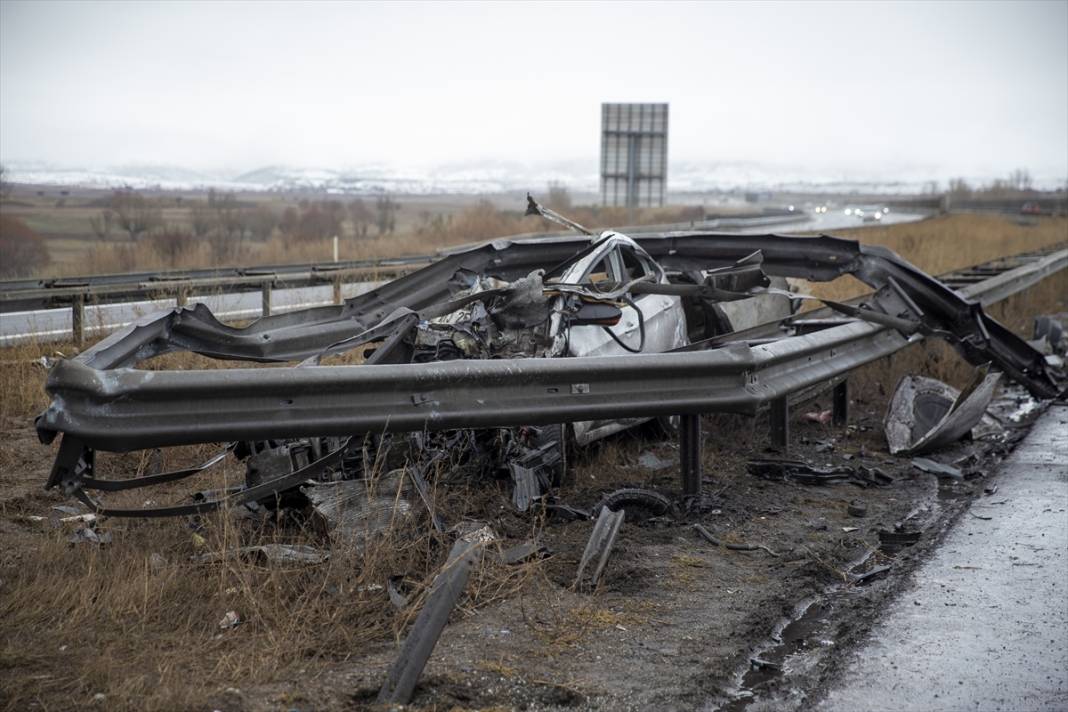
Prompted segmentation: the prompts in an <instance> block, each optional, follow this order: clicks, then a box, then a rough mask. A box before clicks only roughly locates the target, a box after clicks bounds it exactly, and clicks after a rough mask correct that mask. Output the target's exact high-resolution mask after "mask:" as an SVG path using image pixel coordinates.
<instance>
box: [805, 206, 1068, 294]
mask: <svg viewBox="0 0 1068 712" xmlns="http://www.w3.org/2000/svg"><path fill="white" fill-rule="evenodd" d="M834 235H835V236H836V237H848V238H851V239H854V240H858V241H859V242H862V243H864V244H867V245H882V246H883V247H888V248H890V249H891V250H893V251H894V252H896V253H898V254H899V255H901V256H902V257H904V258H905V259H906V260H908V261H909V262H911V263H912V264H914V265H916V266H917V267H919V268H920V269H922V270H924V271H926V272H928V273H929V274H943V273H945V272H949V271H951V270H956V269H961V268H962V267H968V266H971V265H975V264H979V263H981V262H989V261H990V260H993V259H997V258H998V257H1005V256H1007V255H1015V254H1019V253H1021V252H1030V251H1032V250H1038V249H1041V248H1044V247H1049V246H1051V245H1056V244H1058V243H1065V242H1068V218H1065V217H1056V218H1040V219H1030V220H1028V221H1027V222H1021V221H1020V220H1018V219H1013V218H1005V217H1001V216H995V215H969V214H962V215H943V216H940V217H935V218H929V219H927V220H921V221H919V222H912V223H903V224H898V225H880V226H878V227H864V228H855V229H852V230H839V231H835V232H834ZM807 289H809V290H810V291H809V293H810V294H813V295H815V296H818V297H823V298H825V299H836V300H844V299H849V298H850V297H856V296H859V295H861V294H866V293H868V292H870V291H871V288H870V287H868V286H867V285H865V284H863V283H861V282H859V281H857V280H856V279H853V278H852V277H846V278H843V279H838V280H835V281H834V282H822V283H820V282H814V283H810V284H809V285H807Z"/></svg>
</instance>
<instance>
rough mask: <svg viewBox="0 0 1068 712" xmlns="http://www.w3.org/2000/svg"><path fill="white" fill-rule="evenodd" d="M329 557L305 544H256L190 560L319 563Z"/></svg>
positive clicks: (204, 561) (205, 562)
mask: <svg viewBox="0 0 1068 712" xmlns="http://www.w3.org/2000/svg"><path fill="white" fill-rule="evenodd" d="M329 558H330V554H328V553H327V552H325V551H320V550H319V549H316V548H315V547H314V546H308V545H307V544H257V545H255V546H240V547H236V548H234V549H226V550H224V551H213V552H209V553H207V554H197V555H196V556H194V557H192V560H193V561H194V562H195V563H198V564H211V563H217V562H220V561H231V560H235V559H248V560H252V561H257V562H260V563H265V564H302V565H308V564H321V563H323V562H324V561H326V560H327V559H329Z"/></svg>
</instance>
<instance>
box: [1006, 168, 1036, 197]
mask: <svg viewBox="0 0 1068 712" xmlns="http://www.w3.org/2000/svg"><path fill="white" fill-rule="evenodd" d="M1009 183H1010V184H1011V185H1012V187H1013V188H1014V189H1015V190H1018V191H1020V192H1024V191H1028V190H1031V185H1032V183H1031V173H1030V172H1029V171H1028V170H1027V169H1026V168H1017V169H1016V170H1014V171H1013V172H1012V173H1010V174H1009Z"/></svg>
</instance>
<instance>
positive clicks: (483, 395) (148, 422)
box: [37, 200, 1060, 516]
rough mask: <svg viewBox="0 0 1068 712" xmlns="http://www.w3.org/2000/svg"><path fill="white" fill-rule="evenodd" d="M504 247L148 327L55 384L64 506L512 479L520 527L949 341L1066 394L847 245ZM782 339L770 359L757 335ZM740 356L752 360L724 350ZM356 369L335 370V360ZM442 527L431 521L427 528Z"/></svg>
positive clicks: (280, 496) (975, 310)
mask: <svg viewBox="0 0 1068 712" xmlns="http://www.w3.org/2000/svg"><path fill="white" fill-rule="evenodd" d="M529 210H530V212H533V213H536V214H539V215H542V216H543V217H545V218H547V219H550V220H555V221H557V222H561V223H563V224H565V225H567V226H568V227H571V228H574V229H576V230H578V231H579V232H581V233H583V235H582V236H579V237H563V238H533V239H520V240H514V241H508V240H499V241H493V242H490V243H486V244H483V245H479V246H476V247H472V248H469V249H464V250H460V251H457V252H454V253H451V254H447V255H445V256H444V257H443V258H442V259H440V260H438V261H437V262H435V263H433V264H431V265H430V266H428V267H426V268H423V269H420V270H418V271H415V272H412V273H410V274H408V275H406V276H403V277H401V278H399V279H396V280H393V281H391V282H388V283H386V284H385V285H382V286H381V287H379V288H378V289H375V290H373V291H372V292H369V293H366V294H363V295H360V296H358V297H354V298H352V299H349V300H347V301H345V302H344V303H343V304H339V305H335V306H327V307H315V308H310V309H304V310H301V311H297V312H290V313H286V314H279V315H273V316H268V317H263V318H261V319H259V320H257V321H255V322H253V323H252V324H250V325H248V326H245V327H242V328H238V327H233V326H229V325H226V324H223V323H221V322H219V321H218V320H217V319H215V317H214V316H213V315H212V314H211V312H210V311H209V310H208V309H207V308H206V307H204V306H203V305H194V306H191V307H178V308H176V309H173V310H170V311H168V312H165V313H162V314H156V315H150V316H147V317H144V318H142V319H141V320H139V321H138V322H136V323H134V324H132V325H130V326H129V327H126V328H125V329H123V330H121V331H119V332H116V333H114V334H112V335H111V336H109V337H107V338H105V339H104V340H102V341H101V342H99V343H98V344H96V345H95V346H93V347H91V348H90V349H88V350H86V351H85V352H84V353H82V354H81V355H79V356H78V357H76V358H74V359H70V360H66V361H61V362H59V363H58V364H56V365H55V366H54V367H53V369H52V370H51V372H50V374H49V379H48V383H47V386H46V387H47V389H48V391H49V393H50V394H51V395H52V402H51V404H50V405H49V407H48V409H47V410H46V411H45V412H44V413H42V414H41V416H39V417H38V419H37V429H38V433H39V436H40V437H41V439H42V440H43V441H44V442H50V441H51V440H52V439H53V438H55V437H56V436H57V435H60V434H62V436H63V439H62V442H61V445H60V448H59V453H58V454H57V457H56V462H55V466H54V467H53V470H52V473H51V475H50V478H49V481H48V486H59V487H62V488H64V489H65V490H66V491H67V492H68V493H69V494H71V495H73V496H76V497H78V498H79V499H81V500H82V501H83V502H85V503H86V504H88V505H90V506H91V507H92V508H93V509H94V511H96V512H98V513H103V514H111V515H118V516H166V515H178V514H190V513H197V512H202V511H206V510H210V509H213V508H216V507H219V506H230V505H234V504H240V503H248V502H261V503H266V504H270V505H272V506H273V505H274V504H278V503H282V504H288V503H304V502H306V499H305V498H306V497H308V486H309V483H310V484H311V485H314V484H315V483H321V484H328V483H332V482H339V481H349V482H351V481H360V480H362V479H366V478H369V477H371V476H372V475H374V474H376V473H403V474H404V475H406V477H407V479H408V480H410V483H411V487H412V489H413V490H414V491H415V492H416V493H417V494H418V496H419V498H421V499H422V500H423V501H424V502H427V503H428V504H427V506H428V507H429V497H428V495H427V491H428V481H429V479H430V478H431V477H435V476H437V475H439V474H440V475H441V476H442V477H444V478H445V479H446V480H454V479H456V478H461V477H494V476H499V477H509V478H510V479H511V480H512V493H513V501H514V502H515V504H516V506H517V507H518V508H519V509H520V510H526V509H528V508H529V507H530V506H531V504H532V503H533V502H534V501H536V500H537V499H538V498H540V497H542V496H543V495H544V494H545V493H546V492H548V491H549V490H550V488H551V487H552V486H553V485H555V484H557V483H559V482H560V480H561V479H562V478H563V477H564V474H565V472H566V468H567V453H568V444H569V443H570V442H574V443H576V444H579V445H582V444H586V443H589V442H591V441H593V440H595V439H597V438H600V437H604V436H606V435H608V434H611V433H613V432H617V431H619V430H621V429H623V428H626V427H629V426H632V425H634V424H637V423H640V422H645V421H648V420H650V419H653V418H656V419H659V420H660V421H661V423H662V424H663V425H665V426H666V427H667V428H669V429H670V428H671V425H672V421H673V419H674V418H676V417H677V416H680V415H686V414H700V413H706V412H713V411H722V412H736V413H747V414H755V413H756V412H757V410H758V409H759V408H760V407H762V406H763V405H764V404H766V403H767V402H769V401H771V400H774V399H776V398H783V397H785V396H786V395H788V394H790V393H794V392H797V391H800V390H802V389H804V388H809V387H812V386H814V385H817V384H818V383H820V382H822V381H825V380H826V379H827V378H829V377H832V376H834V375H836V374H840V373H845V372H847V371H848V370H850V369H851V368H855V367H857V366H859V365H862V364H863V363H867V362H870V361H872V360H874V359H876V358H879V357H881V356H885V355H888V354H890V353H893V352H894V351H896V350H898V349H900V348H902V347H903V346H904V345H907V344H908V343H911V342H912V341H914V340H917V339H919V338H922V337H923V336H939V337H942V338H945V339H947V340H949V341H950V342H951V343H953V344H954V345H956V346H957V347H958V348H959V349H960V350H961V352H962V353H963V354H964V356H965V357H966V358H968V359H969V360H970V361H972V362H973V363H976V364H981V363H988V362H989V363H992V364H993V365H994V366H995V367H997V368H998V369H1000V370H1001V371H1003V372H1004V373H1005V374H1006V375H1008V376H1009V377H1011V378H1013V379H1015V380H1017V381H1019V382H1020V383H1022V384H1023V385H1024V386H1026V387H1027V388H1028V389H1029V390H1031V391H1032V392H1033V393H1036V394H1039V395H1042V396H1046V397H1048V396H1050V395H1051V394H1056V393H1058V392H1059V391H1060V385H1059V380H1058V378H1059V374H1057V373H1055V372H1054V371H1053V370H1052V369H1051V367H1050V366H1049V365H1048V364H1047V362H1046V361H1045V360H1044V358H1043V357H1042V355H1041V354H1039V353H1038V352H1037V351H1035V350H1034V349H1033V348H1032V347H1031V346H1029V345H1028V344H1027V343H1026V342H1024V341H1023V340H1021V339H1019V338H1018V337H1016V336H1015V335H1014V334H1012V333H1011V332H1010V331H1008V330H1007V329H1005V328H1004V327H1003V326H1001V325H1000V324H998V323H997V322H996V321H994V320H993V319H991V318H990V317H989V316H987V315H986V314H985V313H984V312H983V309H982V307H981V306H980V305H979V303H978V302H975V301H971V300H969V299H966V298H964V297H962V296H961V295H960V294H958V293H957V292H955V291H953V290H952V289H949V288H948V287H945V286H944V285H942V284H941V283H939V282H938V281H937V280H935V279H933V278H931V277H929V276H927V275H925V274H924V273H923V272H921V271H920V270H918V269H916V268H915V267H913V266H912V265H909V264H908V263H907V262H904V261H903V260H901V259H900V258H898V257H897V256H896V255H894V254H893V253H892V252H890V251H888V250H885V249H882V248H878V247H871V246H864V245H860V244H858V243H856V242H854V241H850V240H842V239H837V238H831V237H827V236H823V237H816V238H796V237H785V236H778V235H765V236H750V235H745V236H743V235H717V234H703V233H667V234H658V235H647V236H641V237H639V238H631V237H628V236H626V235H622V234H620V233H617V232H614V231H606V232H603V233H601V234H600V235H592V234H591V233H590V232H589V231H588V230H585V228H582V227H581V226H578V225H576V224H575V223H572V222H571V221H569V220H567V219H566V218H563V217H561V216H559V215H557V214H555V213H553V212H552V211H549V210H546V209H544V208H542V207H541V206H539V205H538V204H537V203H535V202H534V201H533V200H531V201H530V206H529ZM847 274H848V275H853V276H855V277H857V278H858V279H860V280H862V281H864V282H866V283H868V284H869V285H871V286H872V287H874V288H876V289H877V291H876V292H875V293H874V294H873V295H871V296H870V297H868V298H866V299H865V300H864V301H863V302H862V303H859V304H839V303H836V302H830V301H826V300H822V301H823V303H824V304H826V305H828V306H829V307H830V308H831V309H832V310H833V312H834V313H835V314H836V315H837V319H836V320H828V321H827V323H826V324H823V325H822V326H821V330H820V331H817V332H816V333H810V332H811V328H810V327H809V328H807V329H806V330H801V329H799V328H795V327H794V326H792V325H791V324H790V323H789V322H790V317H791V315H792V313H793V305H794V303H795V301H796V300H797V299H801V298H806V297H805V296H804V295H799V294H794V293H792V292H790V291H788V290H786V289H785V287H786V285H787V283H786V280H787V279H789V278H803V279H807V280H811V281H828V280H832V279H835V278H837V277H839V276H843V275H847ZM757 324H764V325H765V326H767V325H770V327H769V329H766V330H765V331H766V335H765V336H763V337H762V338H759V339H757V338H747V337H745V336H744V331H740V330H744V329H746V328H747V327H751V326H755V325H757ZM736 332H737V333H742V334H743V336H739V337H738V338H734V337H732V334H735V333H736ZM177 351H191V352H195V353H198V354H202V355H205V356H208V357H212V358H219V359H237V360H250V361H261V362H297V363H296V365H295V366H293V367H290V368H282V369H277V368H273V369H221V370H211V371H147V370H142V369H139V368H137V366H138V365H139V364H141V363H143V362H145V361H147V360H149V359H151V358H153V357H155V356H159V355H161V354H166V353H172V352H177ZM354 354H355V355H356V356H357V357H359V358H362V363H360V364H358V365H332V364H331V359H333V358H334V357H337V356H339V355H348V356H349V357H351V356H353V355H354ZM208 442H223V443H230V444H229V445H227V446H226V449H225V451H224V452H223V453H221V454H220V455H219V456H217V457H216V458H213V459H212V460H211V461H209V462H208V463H206V464H205V465H203V466H200V467H195V468H188V469H184V470H178V471H174V472H161V473H156V474H151V475H148V476H144V477H138V478H129V479H122V480H105V479H101V478H99V477H97V476H96V473H95V471H94V458H95V453H96V452H97V451H112V452H127V451H132V450H139V449H148V448H157V447H167V446H177V445H187V444H194V443H208ZM231 454H232V455H233V456H236V457H237V458H239V459H241V460H243V461H244V463H245V468H246V481H245V483H244V485H243V486H241V487H238V488H235V489H234V491H230V492H227V493H224V494H222V495H220V496H218V497H205V498H201V499H200V500H198V501H194V502H193V503H187V504H177V505H173V506H169V507H155V508H142V509H119V508H114V507H108V506H106V505H105V504H103V503H101V502H99V501H97V500H95V499H94V498H92V497H91V496H90V495H89V492H90V491H91V490H97V491H118V490H123V489H132V488H139V487H145V486H149V485H153V484H158V483H162V482H170V481H174V480H178V479H182V478H185V477H191V476H193V475H196V474H198V473H200V472H203V471H204V470H205V469H207V468H208V467H210V466H212V465H214V464H217V463H218V462H220V461H221V459H223V458H225V457H228V456H230V455H231ZM431 514H433V512H431Z"/></svg>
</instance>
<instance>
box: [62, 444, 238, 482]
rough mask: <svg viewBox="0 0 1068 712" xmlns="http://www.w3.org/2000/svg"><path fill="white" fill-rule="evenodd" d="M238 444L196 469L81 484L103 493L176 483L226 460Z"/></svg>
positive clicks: (91, 480)
mask: <svg viewBox="0 0 1068 712" xmlns="http://www.w3.org/2000/svg"><path fill="white" fill-rule="evenodd" d="M236 445H237V443H231V444H230V445H228V446H227V447H226V449H225V450H223V451H222V452H220V453H219V454H217V455H215V456H214V457H212V458H211V459H210V460H208V461H207V462H204V463H202V464H200V465H197V466H196V467H189V468H186V469H184V470H173V471H171V472H160V473H159V474H155V475H145V476H143V477H132V478H130V479H126V480H101V479H97V478H95V477H81V478H79V480H78V482H79V484H80V485H81V486H82V487H83V488H85V489H95V490H100V491H101V492H121V491H123V490H128V489H139V488H141V487H151V486H153V485H158V484H163V483H164V482H175V481H177V480H184V479H185V478H187V477H192V476H193V475H197V474H200V473H201V472H204V471H206V470H208V469H210V468H212V467H214V466H215V465H217V464H219V463H220V462H222V461H223V460H224V459H226V456H227V455H229V454H230V453H231V452H233V450H234V447H236Z"/></svg>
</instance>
